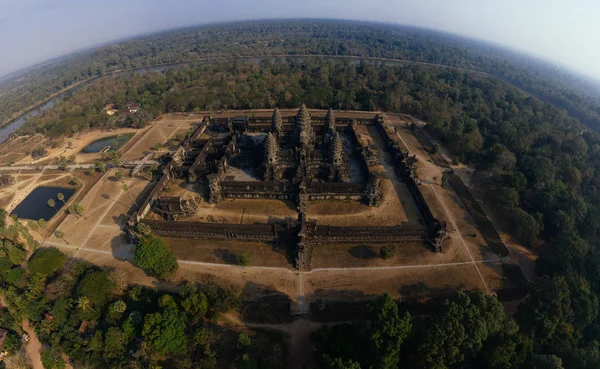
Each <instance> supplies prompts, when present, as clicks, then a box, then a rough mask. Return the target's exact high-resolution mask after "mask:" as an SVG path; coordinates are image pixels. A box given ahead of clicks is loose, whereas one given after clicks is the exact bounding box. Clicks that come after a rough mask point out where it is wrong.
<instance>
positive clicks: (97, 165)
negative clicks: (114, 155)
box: [94, 160, 106, 173]
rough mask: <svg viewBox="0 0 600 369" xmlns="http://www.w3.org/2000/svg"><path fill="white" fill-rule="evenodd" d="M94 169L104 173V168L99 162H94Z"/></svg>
mask: <svg viewBox="0 0 600 369" xmlns="http://www.w3.org/2000/svg"><path fill="white" fill-rule="evenodd" d="M94 168H95V169H96V171H98V172H100V173H104V172H106V166H105V165H104V163H103V162H101V161H100V160H96V162H95V163H94Z"/></svg>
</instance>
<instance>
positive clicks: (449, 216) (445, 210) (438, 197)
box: [429, 185, 501, 293]
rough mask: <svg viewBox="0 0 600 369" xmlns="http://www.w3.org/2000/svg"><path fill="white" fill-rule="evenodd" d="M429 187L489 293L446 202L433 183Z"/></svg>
mask: <svg viewBox="0 0 600 369" xmlns="http://www.w3.org/2000/svg"><path fill="white" fill-rule="evenodd" d="M429 187H430V188H431V189H432V190H433V193H435V197H437V199H438V201H439V202H440V204H441V205H442V207H443V208H444V212H445V213H446V217H448V220H450V222H451V223H452V226H453V227H454V229H456V233H457V234H458V238H459V239H460V242H461V243H462V245H463V246H464V248H465V251H467V254H468V255H469V258H470V259H471V263H472V264H473V266H475V269H476V270H477V273H478V274H479V278H481V282H482V283H483V286H484V287H485V290H486V292H487V293H490V289H489V288H488V286H487V283H485V279H484V278H483V274H481V271H480V270H479V267H478V266H477V263H475V259H474V258H473V254H471V250H469V247H468V246H467V244H466V243H465V240H464V239H463V236H462V234H461V233H460V229H459V228H458V227H457V226H456V222H455V221H454V217H452V216H451V215H450V212H449V211H448V208H446V204H445V203H444V201H443V200H442V198H441V197H440V195H439V194H438V193H437V191H436V190H435V187H434V186H433V185H429ZM495 261H501V260H500V259H499V258H498V259H497V260H495Z"/></svg>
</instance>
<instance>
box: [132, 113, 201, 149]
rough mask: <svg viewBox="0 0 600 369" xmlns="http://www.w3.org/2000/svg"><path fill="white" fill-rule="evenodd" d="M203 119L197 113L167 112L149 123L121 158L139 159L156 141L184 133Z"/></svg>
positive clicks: (162, 140)
mask: <svg viewBox="0 0 600 369" xmlns="http://www.w3.org/2000/svg"><path fill="white" fill-rule="evenodd" d="M202 119H203V116H202V115H199V114H167V115H165V116H163V117H161V118H159V119H157V120H155V121H154V122H152V123H151V124H150V126H149V127H148V128H147V130H146V131H144V134H143V136H141V137H140V138H139V139H138V140H137V141H136V142H135V144H133V145H132V146H131V147H130V148H129V149H128V150H126V152H125V154H124V155H123V160H139V159H141V158H143V157H144V156H146V154H148V153H150V152H152V150H151V147H152V146H155V145H156V144H157V143H160V144H161V145H164V144H165V143H166V142H167V141H168V140H169V139H171V138H172V137H175V136H177V135H179V134H185V133H186V132H187V130H188V129H189V128H190V127H193V126H194V125H196V124H198V123H200V122H201V121H202Z"/></svg>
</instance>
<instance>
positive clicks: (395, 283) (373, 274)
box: [303, 261, 503, 301]
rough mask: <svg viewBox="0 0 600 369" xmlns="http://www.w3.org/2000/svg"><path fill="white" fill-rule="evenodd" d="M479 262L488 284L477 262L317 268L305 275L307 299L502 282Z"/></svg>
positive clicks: (429, 292)
mask: <svg viewBox="0 0 600 369" xmlns="http://www.w3.org/2000/svg"><path fill="white" fill-rule="evenodd" d="M489 264H491V265H493V264H500V262H499V261H498V262H494V263H478V264H477V267H478V268H479V269H480V270H483V271H484V272H485V273H484V274H485V275H486V284H485V285H484V284H483V282H482V280H481V279H480V278H479V276H478V274H479V273H478V271H477V269H476V268H475V265H474V264H471V263H465V264H458V265H441V266H429V267H428V266H423V267H419V266H415V267H409V268H401V267H399V268H397V269H382V270H371V269H356V268H355V269H354V270H352V269H350V270H314V271H313V272H312V273H310V274H308V275H305V276H304V277H303V284H304V285H303V290H304V294H305V296H306V299H307V301H315V300H316V299H319V298H321V299H324V300H332V301H356V300H364V299H371V298H373V297H375V296H377V295H380V294H383V293H386V292H387V293H389V294H390V295H392V297H394V298H397V299H415V298H420V297H429V296H443V295H449V294H452V293H453V292H454V291H456V290H470V289H482V290H484V291H485V290H486V285H487V287H488V288H490V287H499V286H502V284H503V281H502V277H501V275H499V274H497V273H492V272H488V269H495V268H494V267H493V266H490V265H489Z"/></svg>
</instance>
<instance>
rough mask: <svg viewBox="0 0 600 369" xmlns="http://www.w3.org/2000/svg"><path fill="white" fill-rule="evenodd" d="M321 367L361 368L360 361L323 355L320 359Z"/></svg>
mask: <svg viewBox="0 0 600 369" xmlns="http://www.w3.org/2000/svg"><path fill="white" fill-rule="evenodd" d="M321 362H322V368H323V369H361V366H360V363H358V362H356V361H353V360H344V359H342V358H339V357H338V358H335V359H334V358H331V357H330V356H329V355H324V356H323V358H322V359H321Z"/></svg>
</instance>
